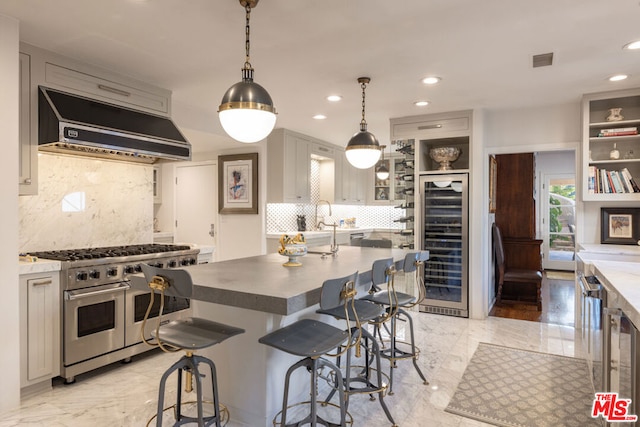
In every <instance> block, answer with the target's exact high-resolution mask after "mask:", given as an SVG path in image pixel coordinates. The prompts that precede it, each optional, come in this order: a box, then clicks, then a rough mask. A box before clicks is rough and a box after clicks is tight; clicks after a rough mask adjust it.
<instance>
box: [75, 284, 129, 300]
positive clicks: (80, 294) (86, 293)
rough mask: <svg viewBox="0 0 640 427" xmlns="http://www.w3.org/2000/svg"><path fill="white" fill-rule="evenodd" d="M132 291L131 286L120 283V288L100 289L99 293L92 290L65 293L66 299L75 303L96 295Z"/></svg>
mask: <svg viewBox="0 0 640 427" xmlns="http://www.w3.org/2000/svg"><path fill="white" fill-rule="evenodd" d="M129 289H131V286H130V285H128V284H126V283H120V284H118V286H114V287H111V288H107V289H100V290H97V291H92V290H88V291H87V290H78V291H67V292H65V299H66V300H67V301H73V300H75V299H80V298H87V297H93V296H96V295H103V294H111V293H114V292H124V291H127V290H129Z"/></svg>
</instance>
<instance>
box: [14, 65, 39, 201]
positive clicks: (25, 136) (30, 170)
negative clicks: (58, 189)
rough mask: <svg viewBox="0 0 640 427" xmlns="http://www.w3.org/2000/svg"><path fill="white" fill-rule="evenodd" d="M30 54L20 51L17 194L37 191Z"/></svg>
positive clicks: (36, 151) (36, 158)
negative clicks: (32, 130) (32, 128)
mask: <svg viewBox="0 0 640 427" xmlns="http://www.w3.org/2000/svg"><path fill="white" fill-rule="evenodd" d="M30 88H31V55H27V54H26V53H20V107H19V108H20V111H19V114H20V127H19V129H20V136H19V141H20V150H19V178H18V183H19V192H20V193H19V194H20V195H34V194H37V193H38V141H37V138H36V137H35V135H34V137H33V138H32V135H31V117H32V107H33V103H32V102H31V92H30ZM36 111H37V110H36Z"/></svg>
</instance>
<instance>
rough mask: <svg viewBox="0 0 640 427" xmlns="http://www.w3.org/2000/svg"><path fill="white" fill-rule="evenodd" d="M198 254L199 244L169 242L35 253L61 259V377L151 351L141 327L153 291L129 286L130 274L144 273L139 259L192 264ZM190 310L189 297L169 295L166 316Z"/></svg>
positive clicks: (182, 314)
mask: <svg viewBox="0 0 640 427" xmlns="http://www.w3.org/2000/svg"><path fill="white" fill-rule="evenodd" d="M198 253H199V249H191V247H190V246H187V245H165V244H146V245H129V246H117V247H102V248H87V249H73V250H60V251H48V252H35V253H31V255H34V256H37V257H39V258H44V259H53V260H58V261H61V264H62V268H61V271H60V287H61V292H62V295H61V307H62V316H61V319H62V325H61V327H62V333H61V337H62V346H61V349H62V355H61V356H62V357H61V361H62V362H61V363H62V366H61V376H62V377H64V378H65V381H66V382H67V383H69V382H73V381H74V380H75V376H76V375H79V374H81V373H84V372H88V371H90V370H93V369H96V368H99V367H101V366H104V365H107V364H109V363H112V362H115V361H119V360H125V361H128V360H129V359H130V358H131V356H134V355H136V354H139V353H142V352H144V351H147V350H150V349H151V347H149V346H147V345H146V344H145V343H143V342H142V338H141V332H140V331H141V327H142V320H143V318H144V314H145V312H146V310H147V307H148V305H149V300H150V293H149V292H145V291H139V290H133V289H131V287H130V285H129V279H128V276H129V275H131V274H137V273H140V272H141V271H142V270H141V268H140V264H141V263H147V264H150V265H153V266H157V267H163V268H180V267H185V266H189V265H193V264H196V262H197V256H198ZM155 302H156V304H155V306H154V307H153V309H152V312H151V315H150V317H157V315H158V312H159V306H160V300H159V298H156V300H155ZM165 315H166V316H165ZM189 315H191V304H190V301H189V300H188V299H185V298H172V297H165V305H164V311H163V317H166V321H170V320H175V319H179V318H183V317H187V316H189ZM147 335H148V334H147Z"/></svg>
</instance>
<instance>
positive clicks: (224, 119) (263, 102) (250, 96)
mask: <svg viewBox="0 0 640 427" xmlns="http://www.w3.org/2000/svg"><path fill="white" fill-rule="evenodd" d="M257 4H258V0H240V5H242V7H244V9H245V11H246V19H247V22H246V26H245V34H246V42H245V51H246V58H245V62H244V67H243V68H242V81H241V82H238V83H236V84H234V85H233V86H231V87H230V88H229V90H227V92H226V93H225V94H224V96H223V97H222V102H221V103H220V107H218V117H219V119H220V124H221V125H222V127H223V128H224V130H225V132H227V134H228V135H229V136H230V137H231V138H233V139H235V140H236V141H240V142H247V143H251V142H258V141H260V140H263V139H265V138H266V137H267V136H269V134H270V133H271V131H272V130H273V127H274V126H275V124H276V109H275V107H274V106H273V101H272V100H271V96H270V95H269V93H268V92H267V91H266V90H265V88H263V87H262V86H260V85H259V84H258V83H255V82H254V81H253V67H252V66H251V62H249V48H250V41H249V33H250V30H249V18H250V15H251V9H252V8H254V7H256V5H257Z"/></svg>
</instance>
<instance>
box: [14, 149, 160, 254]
mask: <svg viewBox="0 0 640 427" xmlns="http://www.w3.org/2000/svg"><path fill="white" fill-rule="evenodd" d="M152 180H153V168H152V166H150V165H140V164H135V163H125V162H117V161H108V160H96V159H91V158H87V157H76V156H61V155H55V154H48V153H40V154H39V155H38V194H37V195H35V196H20V201H19V214H20V252H28V251H38V250H40V251H42V250H59V249H73V248H84V247H100V246H115V245H128V244H138V243H151V242H152V240H153V194H152V185H153V182H152Z"/></svg>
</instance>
